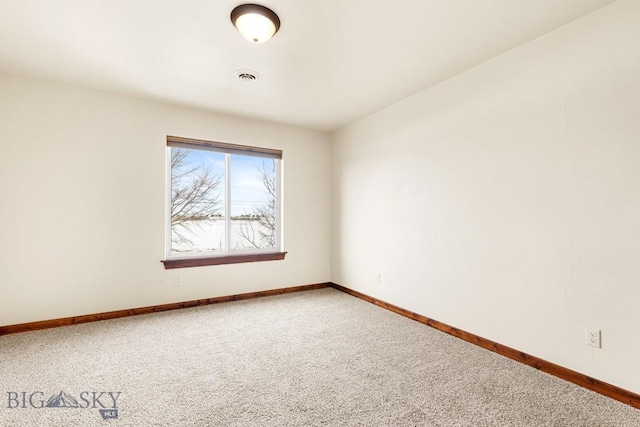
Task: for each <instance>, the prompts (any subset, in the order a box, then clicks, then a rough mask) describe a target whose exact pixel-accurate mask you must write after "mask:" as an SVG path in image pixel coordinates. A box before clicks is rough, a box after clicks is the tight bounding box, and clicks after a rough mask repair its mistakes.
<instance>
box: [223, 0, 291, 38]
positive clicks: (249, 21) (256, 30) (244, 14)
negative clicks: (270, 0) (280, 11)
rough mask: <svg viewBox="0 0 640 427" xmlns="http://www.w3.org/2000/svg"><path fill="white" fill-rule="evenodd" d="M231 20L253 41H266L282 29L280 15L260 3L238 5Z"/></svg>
mask: <svg viewBox="0 0 640 427" xmlns="http://www.w3.org/2000/svg"><path fill="white" fill-rule="evenodd" d="M231 22H232V23H233V25H234V26H235V27H236V28H237V29H238V31H239V32H240V34H242V37H244V38H245V39H247V40H249V41H250V42H252V43H264V42H266V41H267V40H269V39H270V38H271V37H273V35H274V34H275V33H277V32H278V30H279V29H280V18H278V15H276V14H275V12H274V11H272V10H271V9H268V8H266V7H264V6H260V5H259V4H241V5H240V6H237V7H236V8H234V9H233V10H232V11H231Z"/></svg>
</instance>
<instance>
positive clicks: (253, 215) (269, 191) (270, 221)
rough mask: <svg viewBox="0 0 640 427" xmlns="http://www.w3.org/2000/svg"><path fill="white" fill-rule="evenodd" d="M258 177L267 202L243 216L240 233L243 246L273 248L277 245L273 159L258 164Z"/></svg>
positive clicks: (256, 175)
mask: <svg viewBox="0 0 640 427" xmlns="http://www.w3.org/2000/svg"><path fill="white" fill-rule="evenodd" d="M255 167H256V174H255V177H256V179H257V180H258V181H259V182H261V183H262V185H263V186H264V190H265V192H266V203H263V204H260V205H258V206H256V207H254V208H253V209H252V211H251V212H250V213H249V214H245V215H244V216H243V219H244V221H242V222H240V224H239V227H238V234H239V235H240V236H241V237H242V242H241V243H239V244H238V245H239V246H240V245H242V247H243V248H244V247H247V245H248V246H249V247H253V248H256V249H262V248H273V247H275V246H276V170H275V162H274V161H273V160H268V161H265V160H263V161H262V163H261V164H256V165H255Z"/></svg>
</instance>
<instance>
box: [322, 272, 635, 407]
mask: <svg viewBox="0 0 640 427" xmlns="http://www.w3.org/2000/svg"><path fill="white" fill-rule="evenodd" d="M331 287H332V288H334V289H337V290H339V291H342V292H345V293H347V294H349V295H352V296H355V297H357V298H360V299H362V300H364V301H367V302H370V303H371V304H375V305H377V306H378V307H382V308H385V309H387V310H390V311H393V312H394V313H397V314H399V315H401V316H404V317H408V318H409V319H412V320H415V321H417V322H420V323H423V324H425V325H427V326H431V327H432V328H435V329H437V330H439V331H442V332H445V333H447V334H449V335H453V336H454V337H456V338H460V339H462V340H464V341H467V342H470V343H471V344H475V345H477V346H479V347H482V348H484V349H487V350H490V351H493V352H494V353H498V354H500V355H502V356H505V357H508V358H509V359H513V360H515V361H518V362H521V363H524V364H525V365H529V366H531V367H532V368H535V369H539V370H541V371H543V372H546V373H548V374H551V375H553V376H555V377H558V378H561V379H563V380H565V381H569V382H572V383H574V384H576V385H579V386H581V387H584V388H587V389H589V390H591V391H595V392H596V393H599V394H602V395H604V396H607V397H610V398H612V399H615V400H618V401H620V402H622V403H626V404H627V405H631V406H633V407H635V408H638V409H640V395H639V394H636V393H633V392H631V391H628V390H625V389H622V388H620V387H617V386H614V385H612V384H608V383H606V382H604V381H600V380H598V379H595V378H592V377H589V376H587V375H584V374H581V373H579V372H576V371H572V370H571V369H568V368H565V367H562V366H560V365H556V364H555V363H551V362H547V361H546V360H543V359H540V358H539V357H535V356H531V355H530V354H527V353H524V352H522V351H518V350H516V349H513V348H511V347H507V346H506V345H502V344H499V343H497V342H494V341H491V340H488V339H486V338H482V337H480V336H478V335H475V334H472V333H470V332H466V331H463V330H462V329H458V328H455V327H453V326H449V325H447V324H445V323H442V322H438V321H437V320H433V319H430V318H428V317H426V316H423V315H421V314H417V313H414V312H412V311H409V310H405V309H404V308H401V307H398V306H395V305H393V304H389V303H387V302H384V301H381V300H379V299H377V298H373V297H371V296H369V295H365V294H363V293H361V292H358V291H354V290H352V289H349V288H345V287H344V286H340V285H338V284H336V283H331Z"/></svg>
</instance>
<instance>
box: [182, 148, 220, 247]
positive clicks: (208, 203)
mask: <svg viewBox="0 0 640 427" xmlns="http://www.w3.org/2000/svg"><path fill="white" fill-rule="evenodd" d="M224 189H225V155H224V154H223V153H216V152H211V151H202V150H190V149H186V148H178V147H171V252H172V253H174V254H184V253H191V252H202V251H224V250H225V249H226V248H225V228H226V227H225V207H224Z"/></svg>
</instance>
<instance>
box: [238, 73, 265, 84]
mask: <svg viewBox="0 0 640 427" xmlns="http://www.w3.org/2000/svg"><path fill="white" fill-rule="evenodd" d="M235 76H236V78H237V79H238V80H240V81H241V82H244V83H254V82H257V81H258V80H260V74H258V73H256V72H255V71H251V70H238V71H236V73H235Z"/></svg>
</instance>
